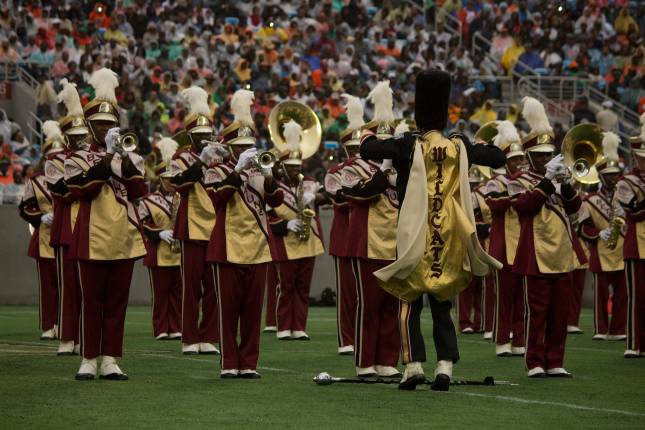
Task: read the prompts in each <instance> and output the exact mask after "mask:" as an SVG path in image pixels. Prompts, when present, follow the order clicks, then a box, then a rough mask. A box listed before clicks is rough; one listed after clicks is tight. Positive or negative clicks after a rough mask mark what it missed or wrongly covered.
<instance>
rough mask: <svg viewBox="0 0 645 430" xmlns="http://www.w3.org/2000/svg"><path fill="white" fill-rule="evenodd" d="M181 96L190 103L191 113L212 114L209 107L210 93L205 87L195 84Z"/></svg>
mask: <svg viewBox="0 0 645 430" xmlns="http://www.w3.org/2000/svg"><path fill="white" fill-rule="evenodd" d="M181 96H182V97H183V98H184V99H185V100H186V102H187V103H188V106H189V111H190V113H192V114H197V115H204V116H210V114H211V110H210V108H209V107H208V93H207V92H206V91H205V90H204V89H203V88H201V87H197V86H194V85H193V86H192V87H190V88H186V89H185V90H183V91H182V92H181Z"/></svg>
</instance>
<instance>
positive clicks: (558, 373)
mask: <svg viewBox="0 0 645 430" xmlns="http://www.w3.org/2000/svg"><path fill="white" fill-rule="evenodd" d="M546 376H548V377H550V378H573V375H572V374H571V373H569V372H567V370H566V369H565V368H564V367H554V368H553V369H547V370H546Z"/></svg>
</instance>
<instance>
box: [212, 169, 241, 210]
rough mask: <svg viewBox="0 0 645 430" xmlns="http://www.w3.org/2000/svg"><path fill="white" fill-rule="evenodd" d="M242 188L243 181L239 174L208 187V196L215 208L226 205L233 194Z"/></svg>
mask: <svg viewBox="0 0 645 430" xmlns="http://www.w3.org/2000/svg"><path fill="white" fill-rule="evenodd" d="M241 186H242V179H241V178H240V175H238V174H237V173H232V174H230V175H228V176H227V177H226V178H225V179H224V180H222V181H220V182H215V183H212V184H209V185H208V188H207V190H208V195H209V196H210V198H211V200H212V201H213V205H215V206H223V205H225V204H226V203H227V202H228V201H229V200H230V199H231V197H233V194H235V192H236V191H237V190H238V189H239V188H240V187H241Z"/></svg>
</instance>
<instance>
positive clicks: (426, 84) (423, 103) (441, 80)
mask: <svg viewBox="0 0 645 430" xmlns="http://www.w3.org/2000/svg"><path fill="white" fill-rule="evenodd" d="M416 84H417V86H416V94H415V97H414V102H415V108H414V119H415V121H416V123H417V127H418V128H419V129H420V130H423V131H429V130H443V129H444V128H446V125H447V123H448V103H449V101H450V74H448V73H446V72H443V71H441V70H428V71H425V72H421V73H419V74H418V75H417V79H416Z"/></svg>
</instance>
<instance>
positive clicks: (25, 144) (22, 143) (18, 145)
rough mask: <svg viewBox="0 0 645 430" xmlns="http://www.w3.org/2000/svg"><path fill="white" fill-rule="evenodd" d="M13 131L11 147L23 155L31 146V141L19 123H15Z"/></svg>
mask: <svg viewBox="0 0 645 430" xmlns="http://www.w3.org/2000/svg"><path fill="white" fill-rule="evenodd" d="M11 131H12V133H11V149H12V151H13V153H14V154H16V155H19V156H21V155H22V153H23V152H24V151H25V150H26V149H27V148H29V147H30V146H31V143H30V142H29V140H27V138H26V137H25V135H24V134H23V133H22V129H21V128H20V126H19V125H18V124H16V123H13V124H12V130H11Z"/></svg>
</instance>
